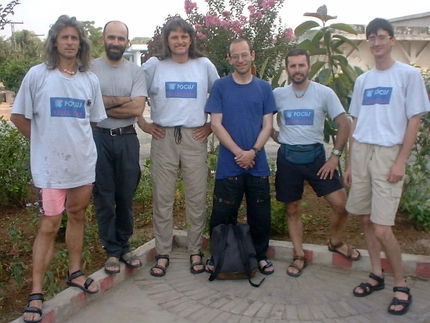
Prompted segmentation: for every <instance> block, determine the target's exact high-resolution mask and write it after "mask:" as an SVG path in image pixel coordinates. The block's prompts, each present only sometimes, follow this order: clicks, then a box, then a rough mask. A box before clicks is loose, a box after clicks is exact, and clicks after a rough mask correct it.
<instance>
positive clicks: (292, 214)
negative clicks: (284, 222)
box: [285, 201, 300, 220]
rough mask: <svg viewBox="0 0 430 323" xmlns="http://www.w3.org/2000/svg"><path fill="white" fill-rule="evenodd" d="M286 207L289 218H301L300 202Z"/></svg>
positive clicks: (286, 204) (291, 203)
mask: <svg viewBox="0 0 430 323" xmlns="http://www.w3.org/2000/svg"><path fill="white" fill-rule="evenodd" d="M285 207H286V210H287V218H289V219H293V220H294V219H298V218H300V212H299V211H300V201H294V202H290V203H285Z"/></svg>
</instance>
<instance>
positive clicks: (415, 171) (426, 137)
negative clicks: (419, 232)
mask: <svg viewBox="0 0 430 323" xmlns="http://www.w3.org/2000/svg"><path fill="white" fill-rule="evenodd" d="M429 156H430V114H427V115H425V116H424V117H423V118H422V123H421V127H420V131H419V133H418V138H417V140H416V143H415V146H414V148H413V150H412V154H411V157H412V160H413V162H412V164H410V165H408V166H407V167H406V175H407V176H406V179H405V183H404V187H403V196H402V199H401V200H400V207H399V208H400V210H402V211H405V212H406V213H408V214H409V220H411V221H413V222H416V224H417V225H418V226H420V227H422V228H424V229H425V230H428V229H429V228H430V186H429V181H430V161H429Z"/></svg>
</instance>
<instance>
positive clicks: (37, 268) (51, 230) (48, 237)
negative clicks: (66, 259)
mask: <svg viewBox="0 0 430 323" xmlns="http://www.w3.org/2000/svg"><path fill="white" fill-rule="evenodd" d="M60 224H61V214H60V215H57V216H49V217H48V216H41V217H40V229H39V232H38V233H37V236H36V239H35V240H34V244H33V274H32V276H33V287H32V290H31V293H32V294H34V293H43V278H44V277H45V273H46V271H47V270H48V267H49V265H50V263H51V261H52V257H53V255H54V241H55V236H56V235H57V231H58V229H59V228H60ZM29 306H31V307H37V308H42V301H31V302H30V304H29ZM23 316H24V319H25V320H27V321H37V320H39V319H40V316H39V314H36V313H24V314H23Z"/></svg>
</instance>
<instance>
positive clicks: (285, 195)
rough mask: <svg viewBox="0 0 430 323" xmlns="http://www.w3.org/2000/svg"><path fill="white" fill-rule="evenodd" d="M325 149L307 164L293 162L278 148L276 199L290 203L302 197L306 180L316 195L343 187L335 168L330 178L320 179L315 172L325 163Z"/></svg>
mask: <svg viewBox="0 0 430 323" xmlns="http://www.w3.org/2000/svg"><path fill="white" fill-rule="evenodd" d="M325 162H326V157H325V151H324V150H323V152H322V153H321V154H319V155H318V157H317V158H316V159H315V160H314V161H313V162H312V163H309V164H293V163H290V162H289V161H287V160H286V159H285V156H283V154H281V153H280V149H279V150H278V158H277V161H276V166H277V170H276V179H275V187H276V199H277V200H278V201H280V202H283V203H291V202H294V201H298V200H301V199H302V196H303V189H304V181H307V182H308V183H309V184H310V185H311V187H312V189H313V190H314V191H315V193H316V194H317V196H318V197H320V196H326V195H328V194H330V193H333V192H335V191H338V190H340V189H342V188H343V184H342V181H341V180H340V178H339V173H338V171H337V170H336V171H335V173H334V176H333V178H332V179H329V178H328V179H321V178H320V177H319V176H318V175H317V173H318V171H319V170H320V169H321V167H322V166H323V165H324V164H325Z"/></svg>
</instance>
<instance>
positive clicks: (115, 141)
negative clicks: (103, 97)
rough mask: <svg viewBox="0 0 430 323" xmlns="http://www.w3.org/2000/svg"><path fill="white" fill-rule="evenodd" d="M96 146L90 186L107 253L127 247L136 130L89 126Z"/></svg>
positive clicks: (136, 172) (134, 180)
mask: <svg viewBox="0 0 430 323" xmlns="http://www.w3.org/2000/svg"><path fill="white" fill-rule="evenodd" d="M93 135H94V141H95V143H96V146H97V154H98V156H97V165H96V182H95V185H94V189H93V196H94V205H95V208H96V212H97V222H98V227H99V235H100V240H101V242H102V244H103V246H104V247H105V249H106V254H107V256H108V257H118V258H119V257H120V256H121V255H123V254H125V253H127V252H129V251H130V242H129V239H130V237H131V236H132V234H133V198H134V193H135V191H136V188H137V185H138V183H139V181H140V176H141V171H140V165H139V148H140V145H139V140H138V139H137V136H136V134H124V135H119V136H111V135H110V134H106V133H102V132H99V131H97V130H93Z"/></svg>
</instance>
